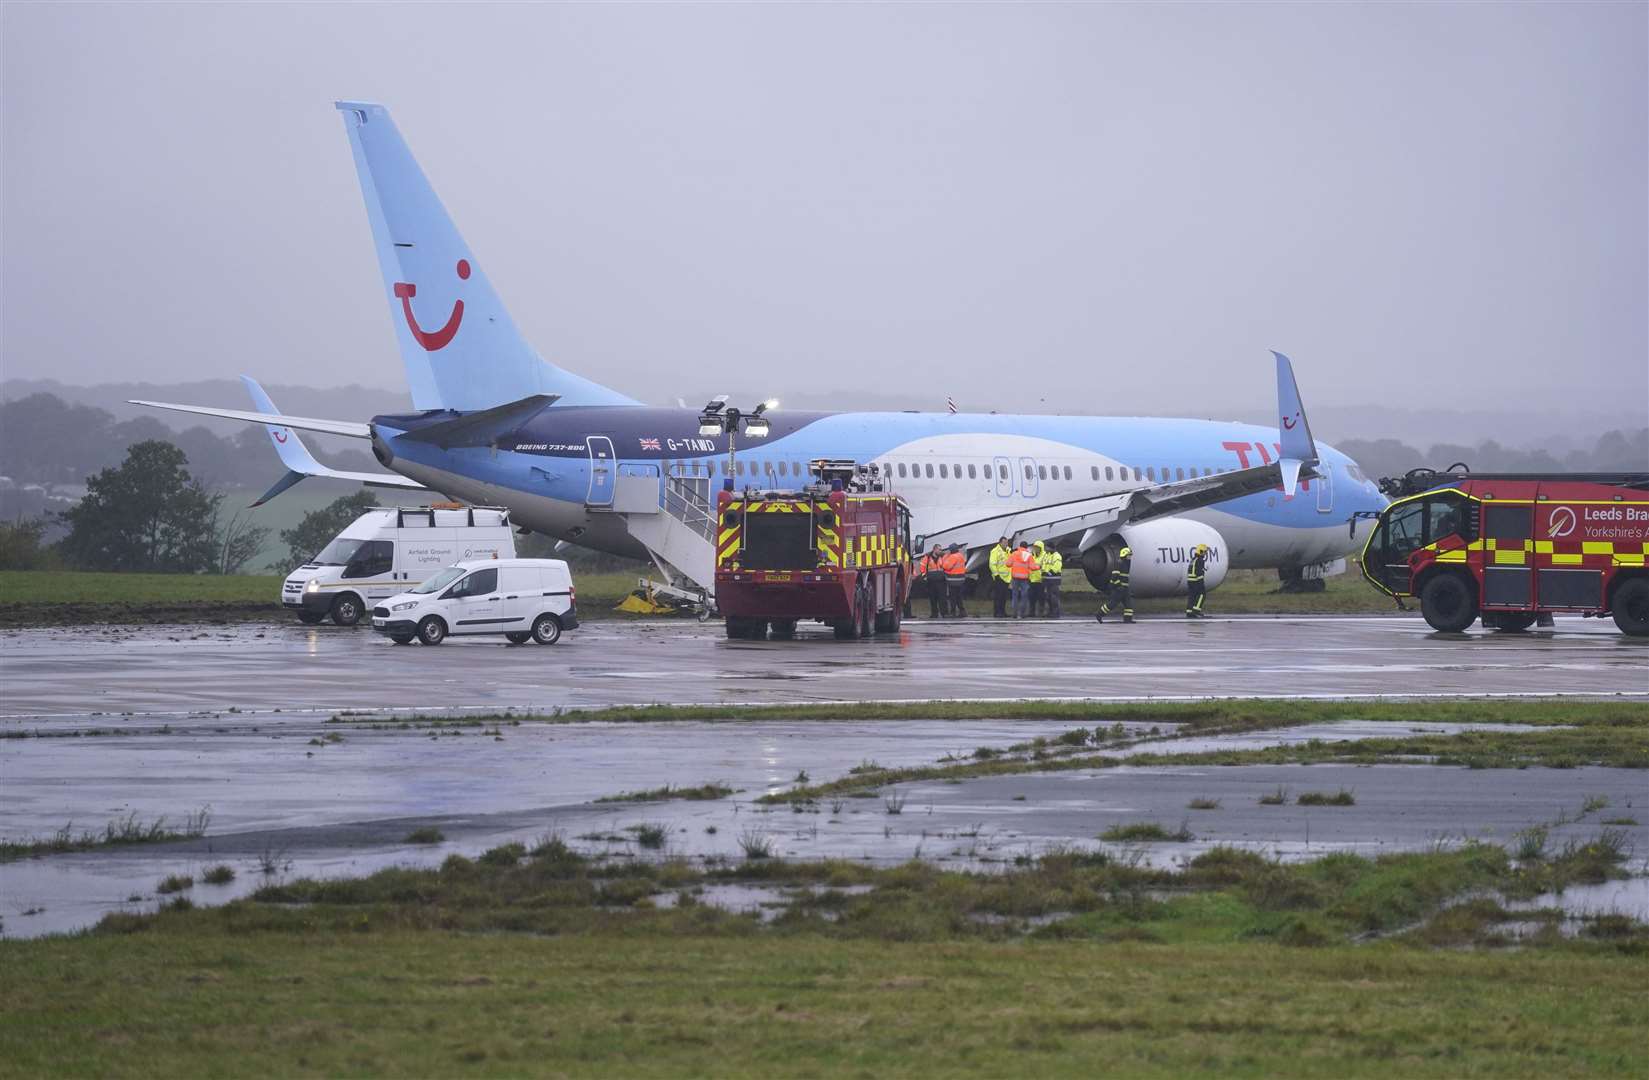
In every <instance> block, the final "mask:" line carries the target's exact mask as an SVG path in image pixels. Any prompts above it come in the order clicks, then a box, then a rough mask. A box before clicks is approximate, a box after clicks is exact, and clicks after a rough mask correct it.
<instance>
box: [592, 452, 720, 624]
mask: <svg viewBox="0 0 1649 1080" xmlns="http://www.w3.org/2000/svg"><path fill="white" fill-rule="evenodd" d="M626 474H628V475H626ZM613 512H614V513H615V514H617V515H618V516H619V517H620V518H621V519H622V520H623V521H624V527H625V529H626V530H628V531H629V533H630V535H631V536H633V537H634V538H635V539H636V541H637V542H638V543H640V544H641V545H642V546H643V547H645V548H646V549H647V553H648V554H649V555H651V556H652V559H653V562H654V564H656V565H657V566H658V568H659V572H660V573H661V574H663V575H664V577H665V578H666V579H667V580H666V582H665V584H663V585H659V584H657V583H652V582H643V583H642V584H643V587H648V588H651V589H652V590H653V591H654V592H658V593H663V594H664V595H667V596H675V597H677V598H678V599H684V600H692V601H694V602H695V603H705V604H707V605H708V602H709V601H710V598H711V597H712V596H713V594H714V591H715V583H716V546H715V537H716V504H715V502H714V500H713V498H712V492H711V477H710V471H709V469H707V468H704V467H702V466H692V465H677V466H672V467H671V468H670V475H669V476H667V477H665V478H664V480H663V483H662V484H661V483H660V481H659V477H658V474H657V473H656V472H653V473H652V474H651V475H648V474H647V473H646V472H643V471H642V470H641V469H635V470H634V471H632V470H631V469H630V468H623V469H621V470H620V472H619V475H618V477H617V489H616V490H615V492H614V498H613Z"/></svg>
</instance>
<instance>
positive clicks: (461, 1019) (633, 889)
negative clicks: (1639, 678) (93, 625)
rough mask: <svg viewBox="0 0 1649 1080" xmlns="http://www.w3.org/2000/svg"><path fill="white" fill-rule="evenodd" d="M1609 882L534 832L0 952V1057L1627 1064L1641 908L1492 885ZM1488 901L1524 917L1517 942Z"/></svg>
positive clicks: (641, 1068) (127, 1066)
mask: <svg viewBox="0 0 1649 1080" xmlns="http://www.w3.org/2000/svg"><path fill="white" fill-rule="evenodd" d="M1615 873H1617V871H1616V870H1615V853H1612V852H1610V851H1608V850H1606V849H1604V848H1602V847H1600V846H1597V845H1585V846H1583V847H1580V848H1575V849H1570V850H1566V851H1564V852H1562V853H1558V854H1553V855H1551V856H1547V855H1544V854H1543V855H1541V856H1539V857H1535V858H1531V859H1529V860H1527V861H1525V862H1522V863H1519V862H1515V861H1514V860H1512V859H1511V858H1510V857H1509V856H1508V855H1507V854H1506V853H1505V852H1504V851H1502V850H1501V849H1499V848H1497V847H1493V846H1489V845H1478V844H1467V845H1465V846H1463V847H1461V848H1459V849H1457V850H1454V851H1447V852H1432V853H1425V854H1415V855H1401V856H1385V857H1381V858H1378V859H1365V858H1361V857H1359V856H1353V855H1336V856H1330V857H1327V858H1325V859H1322V860H1319V861H1318V862H1316V863H1311V864H1304V865H1284V864H1279V863H1273V862H1271V861H1269V860H1266V859H1264V858H1263V857H1261V856H1258V855H1255V854H1253V853H1251V852H1237V851H1233V850H1231V849H1214V850H1213V851H1210V852H1208V853H1206V854H1204V855H1202V856H1200V857H1198V858H1197V859H1195V860H1193V861H1192V862H1191V863H1190V864H1188V865H1187V866H1186V867H1185V868H1184V869H1183V870H1180V871H1168V870H1156V869H1151V868H1148V867H1142V866H1136V865H1131V864H1130V863H1129V862H1128V861H1127V860H1126V859H1123V858H1119V857H1110V856H1105V855H1103V854H1093V853H1090V854H1064V853H1055V854H1050V855H1047V856H1045V857H1043V858H1042V859H1040V860H1036V861H1035V862H1034V864H1033V865H1029V866H1025V867H1022V868H1012V869H1008V870H1005V871H1004V872H1002V873H999V874H965V873H958V872H952V871H941V870H938V869H935V868H933V867H931V866H924V865H920V864H909V865H907V866H903V867H898V868H893V869H886V870H874V869H870V868H868V867H865V866H862V865H859V864H852V863H797V864H786V863H782V862H778V861H776V860H770V859H769V860H746V861H743V862H738V863H725V864H722V865H720V866H717V867H708V868H705V867H696V866H692V865H689V864H688V863H686V861H685V860H680V859H669V858H666V859H661V860H658V861H640V860H624V861H617V862H603V861H598V860H595V859H592V858H589V857H586V856H583V855H580V854H577V853H575V852H573V851H571V850H570V849H568V848H567V847H566V845H564V844H562V843H560V842H559V841H557V840H553V839H552V840H549V841H547V842H545V843H543V844H541V845H539V847H538V848H537V849H536V850H535V851H534V852H533V853H531V854H530V855H529V854H527V853H525V852H524V851H523V850H522V849H521V846H520V845H512V846H509V847H507V848H501V849H497V850H495V851H493V852H489V853H487V854H486V855H484V856H482V857H481V858H479V859H476V860H470V859H464V858H462V857H458V856H454V857H451V858H449V859H448V860H447V861H446V863H444V864H443V865H442V867H441V868H440V869H438V870H404V869H400V870H386V871H382V872H380V873H378V874H375V875H373V876H372V877H370V878H366V879H356V880H345V881H330V882H310V881H296V882H291V883H288V884H277V885H274V886H270V887H266V888H265V889H263V890H261V891H260V892H259V893H258V894H257V896H256V898H255V899H252V900H244V901H237V902H235V903H233V904H230V905H227V906H225V907H222V908H214V909H189V908H187V906H186V905H180V906H179V908H175V909H174V908H168V909H166V910H163V911H162V912H160V913H159V914H156V915H141V916H140V915H116V916H111V917H109V918H108V919H106V920H105V921H104V923H103V924H102V925H101V926H100V927H99V929H98V930H96V931H94V932H93V933H91V934H89V935H82V936H78V937H71V938H56V939H50V940H40V941H22V942H17V941H0V964H3V965H4V967H5V970H6V972H7V977H6V978H5V979H4V980H0V1062H3V1063H4V1067H3V1069H0V1071H5V1072H8V1073H13V1074H18V1075H34V1074H41V1073H52V1074H71V1075H80V1074H96V1075H138V1074H141V1075H146V1076H147V1075H156V1074H168V1075H202V1074H220V1073H242V1072H254V1071H255V1072H259V1073H272V1074H276V1075H281V1074H289V1073H334V1074H336V1073H344V1074H354V1075H374V1074H408V1073H410V1074H415V1075H469V1074H475V1075H493V1074H500V1073H520V1072H534V1073H554V1074H563V1073H572V1074H622V1075H625V1076H676V1075H718V1076H724V1075H738V1076H745V1075H764V1076H765V1075H825V1074H835V1073H842V1072H848V1071H851V1072H854V1073H863V1074H874V1075H886V1074H891V1075H905V1074H916V1073H920V1074H924V1075H951V1074H966V1075H985V1076H1007V1075H1013V1076H1020V1075H1051V1074H1062V1075H1069V1074H1072V1073H1078V1072H1081V1073H1097V1072H1102V1071H1107V1070H1114V1071H1119V1072H1122V1073H1125V1074H1128V1075H1147V1076H1183V1075H1188V1074H1213V1073H1219V1074H1222V1075H1243V1076H1261V1075H1290V1076H1334V1077H1344V1076H1368V1075H1383V1076H1394V1075H1400V1076H1460V1075H1481V1076H1536V1075H1538V1076H1566V1075H1586V1074H1595V1073H1608V1074H1612V1075H1629V1074H1641V1073H1642V1072H1643V1071H1644V1070H1645V1069H1646V1068H1649V1043H1645V1042H1644V1040H1643V1038H1642V1022H1643V1011H1642V1003H1643V981H1642V980H1643V971H1644V957H1645V955H1649V934H1646V932H1645V928H1644V927H1643V926H1641V925H1640V924H1636V923H1632V922H1631V921H1630V920H1622V919H1620V918H1619V917H1607V916H1605V917H1598V918H1595V919H1590V920H1586V921H1585V922H1584V924H1583V925H1582V926H1581V927H1579V933H1578V935H1577V936H1576V937H1574V938H1569V937H1566V936H1565V935H1564V934H1563V933H1561V932H1560V931H1559V929H1558V927H1559V923H1560V922H1561V919H1560V917H1559V916H1558V915H1557V913H1555V912H1542V913H1535V914H1532V915H1531V914H1528V913H1521V912H1520V913H1518V914H1517V915H1515V916H1512V915H1509V914H1508V913H1507V912H1506V911H1505V910H1504V909H1503V908H1501V906H1500V904H1499V903H1498V902H1497V901H1495V900H1493V899H1491V898H1489V895H1488V893H1487V890H1495V889H1499V890H1504V891H1506V892H1507V893H1508V894H1512V893H1521V892H1525V891H1527V890H1528V889H1533V888H1541V887H1544V886H1546V885H1548V884H1550V883H1551V882H1553V881H1563V880H1570V881H1578V880H1590V879H1593V878H1597V877H1599V876H1611V875H1613V874H1615ZM734 883H744V884H746V885H750V886H765V887H767V888H770V889H787V890H789V891H788V893H787V895H788V896H789V903H788V906H786V907H785V908H784V910H783V911H782V912H781V913H779V914H778V915H777V917H775V918H773V919H772V920H771V921H770V922H766V923H764V922H763V921H762V920H760V919H759V918H757V917H756V916H754V915H740V914H731V913H728V912H726V911H723V910H721V909H719V908H715V907H710V906H707V905H705V904H703V903H701V902H699V901H698V900H697V896H698V895H700V892H701V890H702V889H704V888H706V887H714V886H725V885H729V884H734ZM846 886H854V887H856V890H857V891H848V890H847V889H846V888H845V887H846ZM1467 895H1471V896H1475V897H1476V898H1475V899H1473V900H1471V901H1470V902H1469V903H1464V904H1459V903H1451V901H1454V900H1456V899H1457V898H1460V897H1463V896H1467ZM660 897H668V898H671V900H672V902H671V904H670V906H669V907H662V906H660V905H659V899H658V898H660ZM1509 920H1515V921H1516V922H1517V923H1518V924H1522V925H1529V924H1531V923H1532V924H1533V925H1535V926H1536V927H1537V929H1536V930H1534V931H1533V932H1532V934H1531V935H1530V936H1526V937H1524V938H1522V939H1521V941H1520V947H1519V948H1517V949H1507V948H1505V947H1504V946H1506V945H1508V944H1510V943H1511V942H1512V940H1513V939H1512V938H1510V937H1508V936H1507V935H1506V932H1505V931H1503V929H1502V928H1503V927H1505V926H1507V925H1509ZM1358 934H1373V935H1374V936H1376V937H1377V938H1378V939H1379V940H1377V941H1374V942H1373V943H1363V944H1351V943H1350V940H1351V937H1352V936H1353V935H1358Z"/></svg>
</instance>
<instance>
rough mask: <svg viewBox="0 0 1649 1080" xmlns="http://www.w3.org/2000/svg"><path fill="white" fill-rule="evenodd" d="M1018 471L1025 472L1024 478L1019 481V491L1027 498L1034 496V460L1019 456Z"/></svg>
mask: <svg viewBox="0 0 1649 1080" xmlns="http://www.w3.org/2000/svg"><path fill="white" fill-rule="evenodd" d="M1019 471H1020V472H1022V473H1024V474H1025V478H1024V479H1023V480H1021V481H1020V482H1019V493H1020V494H1021V495H1023V496H1025V498H1027V499H1034V498H1036V460H1035V459H1034V458H1028V457H1022V458H1020V459H1019Z"/></svg>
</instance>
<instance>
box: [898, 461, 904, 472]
mask: <svg viewBox="0 0 1649 1080" xmlns="http://www.w3.org/2000/svg"><path fill="white" fill-rule="evenodd" d="M899 475H900V476H903V475H905V463H904V462H902V461H901V462H900V463H899Z"/></svg>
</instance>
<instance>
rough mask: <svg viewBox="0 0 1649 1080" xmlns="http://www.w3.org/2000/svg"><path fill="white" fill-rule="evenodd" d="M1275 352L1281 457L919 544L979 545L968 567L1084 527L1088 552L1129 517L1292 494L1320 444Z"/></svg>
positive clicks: (988, 523) (1000, 517)
mask: <svg viewBox="0 0 1649 1080" xmlns="http://www.w3.org/2000/svg"><path fill="white" fill-rule="evenodd" d="M1272 355H1274V356H1275V357H1276V358H1277V412H1278V432H1279V435H1280V443H1279V445H1280V446H1281V448H1282V453H1281V455H1280V457H1279V458H1278V460H1276V461H1272V462H1268V463H1267V464H1264V465H1258V466H1255V467H1253V468H1249V469H1237V470H1235V471H1233V472H1225V473H1216V474H1214V475H1213V476H1199V477H1194V478H1192V479H1189V480H1175V481H1173V482H1171V483H1163V484H1157V485H1154V486H1152V487H1144V488H1136V489H1134V490H1132V491H1119V492H1114V493H1112V494H1109V495H1097V496H1094V497H1092V498H1087V499H1073V500H1071V501H1070V502H1064V503H1055V504H1053V505H1043V506H1035V507H1028V508H1026V509H1023V510H1012V511H1008V512H1006V513H1002V514H995V515H991V516H989V517H983V518H976V519H974V520H972V521H968V522H963V523H962V524H959V525H953V526H949V527H947V528H945V529H942V530H940V531H938V532H934V533H925V534H923V535H922V537H921V538H920V539H921V545H922V546H924V547H925V546H927V545H929V544H939V545H940V546H942V547H944V546H949V545H950V544H961V545H962V546H963V547H964V548H966V549H967V550H968V551H971V552H976V555H975V557H974V558H972V559H970V560H969V565H970V567H971V566H973V565H974V564H975V563H977V562H978V555H977V552H978V550H979V549H983V548H988V547H989V546H990V545H991V544H994V543H996V541H997V540H999V539H1000V538H1002V537H1004V536H1006V537H1009V538H1011V539H1012V540H1013V542H1014V543H1016V544H1017V543H1018V542H1019V541H1021V540H1028V541H1036V540H1041V541H1043V542H1044V543H1047V542H1051V541H1059V540H1063V539H1065V538H1066V537H1069V536H1075V535H1077V534H1081V540H1080V541H1078V544H1077V548H1078V550H1079V551H1086V550H1087V549H1088V548H1090V547H1093V546H1094V545H1095V544H1097V543H1099V542H1100V541H1101V540H1103V539H1104V538H1105V536H1106V535H1107V534H1108V533H1109V532H1110V531H1111V530H1113V529H1115V528H1117V527H1118V526H1121V525H1126V524H1128V523H1129V522H1131V521H1148V520H1150V519H1151V518H1157V517H1166V516H1169V515H1172V514H1182V513H1184V512H1186V511H1187V510H1195V509H1198V508H1199V507H1204V506H1213V505H1215V504H1217V503H1222V502H1227V501H1229V500H1231V499H1240V498H1242V497H1243V496H1245V495H1253V494H1255V493H1257V492H1261V491H1266V490H1268V489H1271V488H1275V487H1278V486H1279V485H1280V486H1281V487H1282V488H1283V490H1284V492H1286V493H1287V494H1289V495H1292V494H1293V493H1294V491H1295V488H1296V486H1297V485H1298V483H1299V481H1300V480H1302V479H1304V480H1309V479H1311V478H1313V477H1315V476H1317V475H1318V474H1317V469H1316V466H1317V464H1318V459H1317V445H1316V443H1315V442H1313V441H1312V438H1311V428H1310V425H1309V424H1307V422H1306V418H1305V409H1304V407H1303V406H1302V405H1301V404H1300V392H1299V388H1298V386H1296V385H1295V382H1294V367H1293V365H1292V364H1290V363H1289V360H1288V357H1286V356H1284V355H1283V354H1282V353H1273V354H1272Z"/></svg>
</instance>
